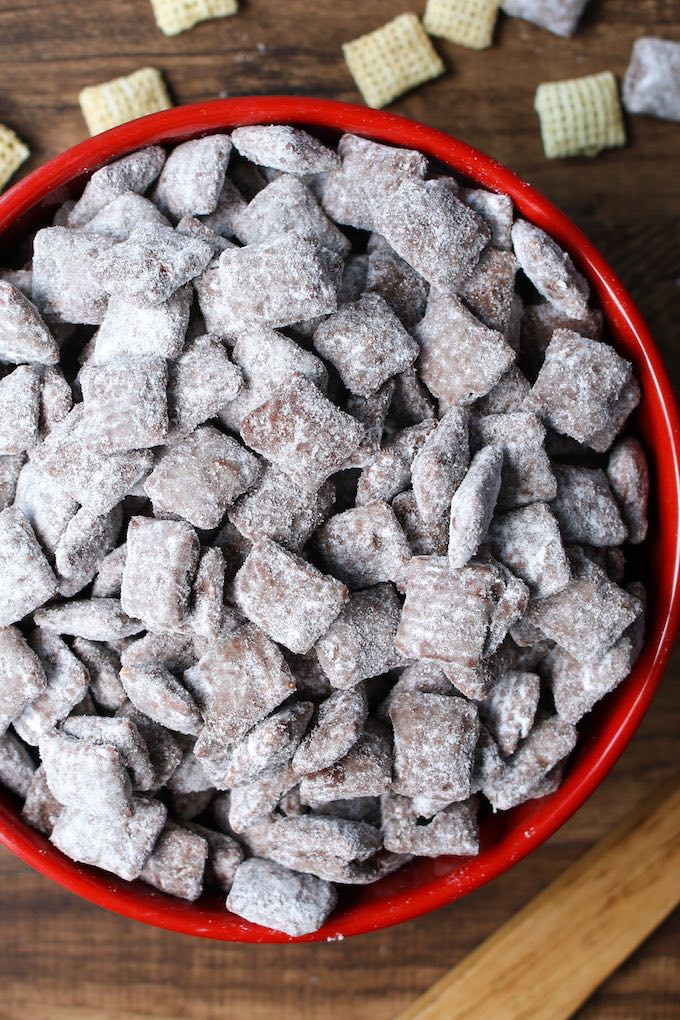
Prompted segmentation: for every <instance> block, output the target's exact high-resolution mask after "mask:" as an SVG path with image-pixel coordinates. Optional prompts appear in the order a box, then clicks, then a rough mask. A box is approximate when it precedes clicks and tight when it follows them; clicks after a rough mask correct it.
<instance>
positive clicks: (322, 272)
mask: <svg viewBox="0 0 680 1020" xmlns="http://www.w3.org/2000/svg"><path fill="white" fill-rule="evenodd" d="M340 265H341V263H340V260H339V257H338V256H336V255H335V254H334V253H333V252H329V251H327V249H321V248H318V247H317V245H315V244H314V243H312V242H311V241H309V240H307V238H304V237H297V236H296V235H295V234H284V235H283V236H282V237H278V238H275V239H274V240H273V241H267V242H266V243H264V244H252V245H248V246H247V247H245V248H234V249H232V250H229V251H225V252H223V253H222V255H221V256H220V259H219V264H218V268H217V270H215V273H216V278H215V279H214V280H212V278H211V277H209V278H208V281H207V288H208V292H207V293H206V285H204V283H203V278H199V280H197V282H196V288H197V292H198V300H199V304H200V306H201V311H202V312H203V314H204V315H205V316H206V324H207V326H208V329H209V330H210V331H211V332H217V333H227V334H238V333H239V332H241V331H242V330H244V329H246V328H247V327H248V326H255V325H263V326H272V327H281V326H290V325H292V324H293V323H296V322H300V321H301V320H303V319H309V318H313V317H314V316H315V315H326V314H328V313H329V312H333V311H335V309H336V307H337V297H336V294H337V288H338V283H339V270H340ZM211 280H212V286H213V288H216V289H214V290H213V292H212V294H211V293H210V286H211Z"/></svg>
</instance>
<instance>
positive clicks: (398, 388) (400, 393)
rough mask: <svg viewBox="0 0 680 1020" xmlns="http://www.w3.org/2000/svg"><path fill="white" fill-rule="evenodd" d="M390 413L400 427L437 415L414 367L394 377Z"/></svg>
mask: <svg viewBox="0 0 680 1020" xmlns="http://www.w3.org/2000/svg"><path fill="white" fill-rule="evenodd" d="M419 318H420V317H419ZM390 415H391V417H392V418H393V419H394V421H395V424H397V425H400V426H402V427H404V426H408V425H419V424H421V423H422V422H426V421H430V420H431V419H433V418H436V417H437V415H436V412H435V406H434V401H433V400H432V397H431V396H430V394H429V393H428V391H427V390H426V389H425V387H424V386H423V384H422V383H421V381H420V378H419V376H418V372H417V371H416V369H415V368H410V369H408V370H407V371H406V372H400V373H399V375H396V376H395V377H394V396H393V398H392V404H391V405H390Z"/></svg>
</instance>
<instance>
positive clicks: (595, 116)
mask: <svg viewBox="0 0 680 1020" xmlns="http://www.w3.org/2000/svg"><path fill="white" fill-rule="evenodd" d="M534 108H535V110H536V113H537V114H538V117H539V120H540V122H541V137H542V139H543V149H544V151H545V154H546V156H547V158H548V159H563V158H564V157H566V156H597V154H598V153H600V152H602V150H603V149H612V148H617V147H618V146H621V145H625V144H626V129H625V127H624V123H623V115H622V111H621V103H620V101H619V89H618V85H617V82H616V78H615V77H614V75H613V74H612V73H611V71H603V72H602V73H601V74H589V75H586V76H585V77H583V78H571V79H569V80H568V81H554V82H545V83H544V84H542V85H539V86H538V88H537V89H536V98H535V99H534Z"/></svg>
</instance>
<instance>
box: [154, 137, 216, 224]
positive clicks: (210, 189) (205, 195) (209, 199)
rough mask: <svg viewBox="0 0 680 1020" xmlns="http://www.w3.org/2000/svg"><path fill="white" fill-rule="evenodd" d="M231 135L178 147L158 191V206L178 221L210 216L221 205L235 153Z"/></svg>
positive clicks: (166, 164) (161, 179)
mask: <svg viewBox="0 0 680 1020" xmlns="http://www.w3.org/2000/svg"><path fill="white" fill-rule="evenodd" d="M231 145H232V143H231V139H230V138H229V136H228V135H220V134H215V135H206V137H205V138H193V139H191V140H190V141H188V142H183V143H182V144H181V145H177V146H176V147H175V148H174V149H173V150H172V152H171V153H170V155H169V156H168V158H167V159H166V161H165V164H164V166H163V169H162V170H161V173H160V177H159V178H158V181H157V182H156V187H155V188H154V193H153V197H154V201H155V202H156V203H157V205H158V207H159V208H160V209H161V210H162V211H163V212H166V213H169V214H170V215H171V216H174V217H175V218H176V219H181V218H182V216H198V215H206V214H207V213H211V212H213V210H214V209H215V207H216V205H217V201H218V199H219V196H220V193H221V191H222V187H223V185H224V175H225V173H226V170H227V164H228V162H229V156H230V154H231Z"/></svg>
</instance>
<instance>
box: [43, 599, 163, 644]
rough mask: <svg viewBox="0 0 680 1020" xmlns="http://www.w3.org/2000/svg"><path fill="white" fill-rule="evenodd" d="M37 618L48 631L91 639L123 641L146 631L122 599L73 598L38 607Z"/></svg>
mask: <svg viewBox="0 0 680 1020" xmlns="http://www.w3.org/2000/svg"><path fill="white" fill-rule="evenodd" d="M33 618H34V620H35V622H36V624H37V626H39V627H44V628H45V630H50V631H54V633H55V634H69V635H71V636H73V637H83V638H87V639H88V641H120V639H121V638H126V637H132V635H134V634H139V633H140V632H141V631H143V630H144V624H143V623H141V622H140V621H139V620H133V619H131V618H130V617H129V616H128V615H127V614H126V613H125V612H123V610H122V609H121V604H120V602H119V601H118V599H73V600H72V601H70V602H62V603H58V604H54V605H51V606H48V608H47V609H37V610H36V611H35V613H34V614H33Z"/></svg>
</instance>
